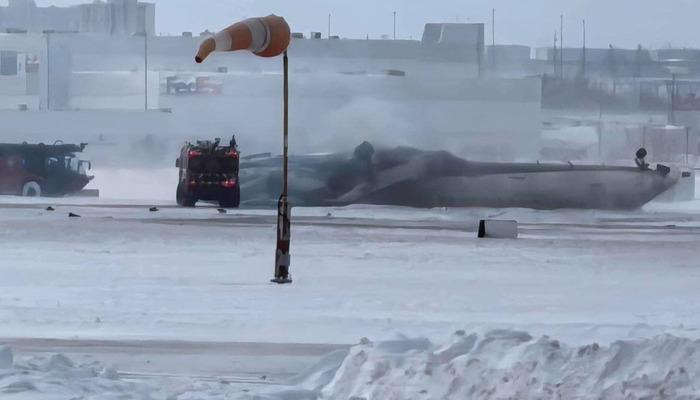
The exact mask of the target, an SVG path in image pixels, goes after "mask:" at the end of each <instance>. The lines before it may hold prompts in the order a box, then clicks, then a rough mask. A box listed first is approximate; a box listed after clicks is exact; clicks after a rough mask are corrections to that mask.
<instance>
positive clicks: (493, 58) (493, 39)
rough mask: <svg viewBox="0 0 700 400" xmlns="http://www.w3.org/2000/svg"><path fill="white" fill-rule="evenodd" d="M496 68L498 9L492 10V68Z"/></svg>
mask: <svg viewBox="0 0 700 400" xmlns="http://www.w3.org/2000/svg"><path fill="white" fill-rule="evenodd" d="M495 66H496V9H495V8H492V9H491V67H492V68H493V67H495Z"/></svg>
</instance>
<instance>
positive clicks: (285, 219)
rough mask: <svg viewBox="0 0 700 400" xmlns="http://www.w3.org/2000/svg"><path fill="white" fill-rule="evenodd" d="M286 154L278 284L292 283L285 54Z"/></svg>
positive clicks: (279, 217)
mask: <svg viewBox="0 0 700 400" xmlns="http://www.w3.org/2000/svg"><path fill="white" fill-rule="evenodd" d="M283 125H284V126H283V129H284V152H283V156H282V157H283V161H282V162H283V168H282V171H283V172H282V173H283V176H282V180H283V184H282V195H281V196H280V199H279V202H278V203H277V251H276V253H275V277H274V279H272V280H271V281H272V282H274V283H278V284H286V283H292V279H291V275H290V274H289V265H290V261H291V260H290V254H289V248H290V241H291V214H290V209H291V207H290V206H289V201H288V197H287V194H288V181H287V179H288V172H289V170H288V165H289V162H288V159H289V59H288V57H287V52H286V51H285V52H284V120H283Z"/></svg>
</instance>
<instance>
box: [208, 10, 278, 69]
mask: <svg viewBox="0 0 700 400" xmlns="http://www.w3.org/2000/svg"><path fill="white" fill-rule="evenodd" d="M290 41H291V30H290V28H289V24H287V21H285V20H284V18H282V17H278V16H276V15H268V16H267V17H261V18H248V19H246V20H245V21H241V22H237V23H235V24H233V25H231V26H229V27H228V28H226V29H224V30H222V31H221V32H218V33H217V34H216V35H214V37H210V38H208V39H207V40H205V41H204V42H202V45H201V46H199V51H198V52H197V56H196V57H195V61H197V63H201V62H202V61H204V60H205V59H206V58H207V57H209V55H210V54H211V53H213V52H215V51H236V50H248V51H250V52H252V53H253V54H255V55H258V56H260V57H275V56H278V55H280V54H282V53H283V52H284V51H285V50H287V47H289V42H290Z"/></svg>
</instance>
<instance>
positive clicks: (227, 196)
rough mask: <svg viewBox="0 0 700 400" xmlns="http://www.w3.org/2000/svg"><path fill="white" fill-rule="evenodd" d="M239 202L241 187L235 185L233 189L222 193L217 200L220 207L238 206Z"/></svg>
mask: <svg viewBox="0 0 700 400" xmlns="http://www.w3.org/2000/svg"><path fill="white" fill-rule="evenodd" d="M240 204H241V188H239V187H236V188H235V189H231V190H227V191H226V193H224V194H223V197H222V198H221V200H219V206H220V207H221V208H238V206H239V205H240Z"/></svg>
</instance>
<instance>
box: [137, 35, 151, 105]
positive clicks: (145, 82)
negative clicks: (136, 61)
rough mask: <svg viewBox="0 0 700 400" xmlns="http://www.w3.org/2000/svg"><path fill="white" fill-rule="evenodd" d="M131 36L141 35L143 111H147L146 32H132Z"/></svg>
mask: <svg viewBox="0 0 700 400" xmlns="http://www.w3.org/2000/svg"><path fill="white" fill-rule="evenodd" d="M133 36H135V37H141V36H143V97H144V100H143V102H144V103H143V111H148V32H145V31H144V32H138V33H134V34H133Z"/></svg>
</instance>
